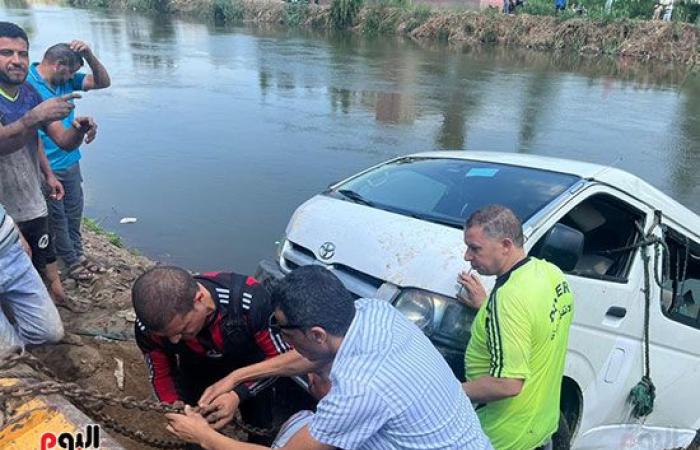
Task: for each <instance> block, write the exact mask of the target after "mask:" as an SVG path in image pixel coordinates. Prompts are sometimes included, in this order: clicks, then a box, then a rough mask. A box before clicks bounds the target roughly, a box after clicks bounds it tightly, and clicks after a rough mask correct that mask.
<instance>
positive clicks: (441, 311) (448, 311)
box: [394, 289, 475, 349]
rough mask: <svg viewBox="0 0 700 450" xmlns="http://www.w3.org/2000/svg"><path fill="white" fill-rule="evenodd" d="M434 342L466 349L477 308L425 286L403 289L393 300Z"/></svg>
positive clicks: (397, 307)
mask: <svg viewBox="0 0 700 450" xmlns="http://www.w3.org/2000/svg"><path fill="white" fill-rule="evenodd" d="M394 306H395V307H396V309H398V310H399V311H401V313H402V314H403V315H405V316H406V317H407V318H408V320H410V321H411V322H413V323H415V324H416V326H418V328H420V329H421V330H422V331H423V332H424V333H425V334H426V335H427V336H428V337H429V338H431V339H432V340H433V341H436V342H439V343H442V344H446V345H449V346H451V347H455V348H459V349H464V347H465V346H466V345H467V341H468V340H469V333H470V329H471V325H472V321H473V320H474V316H475V311H473V310H471V309H469V308H468V307H466V306H465V305H463V304H461V303H459V302H458V301H457V300H456V299H454V298H451V297H446V296H444V295H440V294H436V293H434V292H430V291H425V290H422V289H404V290H402V291H401V293H400V294H399V295H398V296H397V297H396V301H395V302H394Z"/></svg>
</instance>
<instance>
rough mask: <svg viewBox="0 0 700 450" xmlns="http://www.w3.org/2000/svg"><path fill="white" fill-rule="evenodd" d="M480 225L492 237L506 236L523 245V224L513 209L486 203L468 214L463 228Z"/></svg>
mask: <svg viewBox="0 0 700 450" xmlns="http://www.w3.org/2000/svg"><path fill="white" fill-rule="evenodd" d="M476 226H479V227H481V229H482V230H484V233H485V234H486V235H487V236H489V237H491V238H494V239H505V238H508V239H510V240H511V241H513V243H514V244H515V245H516V246H517V247H521V248H522V246H523V244H524V242H525V240H524V239H523V225H522V223H521V222H520V219H518V216H516V215H515V213H514V212H513V210H511V209H510V208H507V207H505V206H503V205H487V206H484V207H483V208H480V209H478V210H476V211H474V213H473V214H472V215H471V216H469V218H468V219H467V221H466V223H465V224H464V229H465V230H468V229H469V228H471V227H476Z"/></svg>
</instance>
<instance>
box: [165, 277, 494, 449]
mask: <svg viewBox="0 0 700 450" xmlns="http://www.w3.org/2000/svg"><path fill="white" fill-rule="evenodd" d="M272 301H273V304H274V305H275V312H274V314H273V316H272V317H271V318H270V328H271V329H273V330H274V329H277V330H279V331H280V333H281V334H282V335H283V337H284V338H285V340H287V342H289V343H290V344H292V345H293V346H294V348H295V349H296V351H297V352H298V353H299V354H301V356H303V357H304V358H306V359H307V360H308V362H309V365H313V366H316V367H319V366H323V365H330V367H331V369H330V375H329V378H330V391H329V392H328V393H327V394H326V395H325V396H324V397H323V399H322V400H321V401H320V402H319V403H318V406H317V408H316V414H314V415H313V417H312V418H311V419H309V421H308V425H305V426H303V427H302V428H301V429H300V430H299V431H297V432H296V434H294V436H292V437H291V438H290V439H289V441H288V442H287V443H286V444H285V445H284V446H283V447H281V448H282V449H286V450H332V449H334V448H342V449H344V450H354V449H357V450H374V449H387V450H402V449H417V448H420V449H425V450H429V449H442V450H470V449H474V450H475V449H479V450H487V449H492V447H491V444H490V443H489V441H488V439H487V438H486V436H485V435H484V433H483V431H482V430H481V425H480V424H479V420H478V419H477V417H476V413H475V412H474V409H473V408H472V405H471V403H470V402H469V399H468V398H467V396H466V395H464V392H463V391H462V389H461V384H460V383H459V381H458V380H457V378H455V376H454V374H453V373H452V370H451V369H450V367H449V366H448V365H447V363H446V362H445V360H444V359H443V357H442V356H441V355H440V353H439V352H438V351H437V350H436V349H435V347H434V346H433V345H432V344H431V343H430V341H429V340H428V338H427V337H426V336H425V334H423V332H422V331H421V330H420V329H419V328H418V327H416V326H415V325H414V324H413V323H412V322H410V321H409V320H408V319H407V318H406V317H404V316H403V315H402V314H401V313H400V312H398V311H397V310H396V309H395V308H394V307H393V306H391V305H390V304H389V303H388V302H385V301H381V300H375V299H359V300H356V301H355V300H353V297H352V295H351V294H350V292H349V291H348V290H347V289H345V287H344V286H343V285H342V283H341V282H340V280H338V278H336V276H335V275H333V274H332V273H331V272H330V271H329V270H327V269H326V268H324V267H320V266H305V267H301V268H298V269H295V270H294V271H292V272H291V273H290V274H289V275H287V276H286V277H285V278H284V279H283V280H281V282H280V283H279V284H278V285H277V286H276V287H275V288H274V290H273V292H272ZM277 358H282V359H283V360H285V361H286V360H289V358H290V357H289V356H287V355H282V356H278V357H277ZM277 358H272V359H271V360H268V361H266V362H263V363H259V364H256V366H262V365H264V366H266V367H268V368H270V367H273V366H275V365H276V364H275V359H277ZM293 365H294V364H292V366H293ZM309 365H307V366H306V367H305V369H306V370H308V369H309ZM289 366H290V365H285V366H282V367H279V370H278V371H277V373H276V374H277V375H291V374H292V373H289V372H290V368H289ZM302 366H303V364H302ZM274 372H275V371H274V370H273V371H271V372H270V373H274ZM296 374H298V373H296ZM296 374H295V375H296ZM166 417H167V418H168V420H169V422H170V424H169V425H168V430H170V431H171V432H173V433H175V434H176V435H178V436H179V437H180V438H182V439H185V440H188V441H191V442H195V443H197V444H199V445H201V446H203V447H204V448H208V449H214V450H235V449H253V448H259V447H256V446H253V445H250V444H243V443H240V442H237V441H235V440H233V439H230V438H228V437H226V436H223V435H221V434H219V433H217V432H216V431H214V430H213V429H211V428H210V427H209V426H208V425H207V422H206V421H205V420H204V419H203V418H202V416H200V415H199V414H197V413H195V412H194V411H192V410H191V409H189V408H187V409H186V415H181V414H168V415H167V416H166Z"/></svg>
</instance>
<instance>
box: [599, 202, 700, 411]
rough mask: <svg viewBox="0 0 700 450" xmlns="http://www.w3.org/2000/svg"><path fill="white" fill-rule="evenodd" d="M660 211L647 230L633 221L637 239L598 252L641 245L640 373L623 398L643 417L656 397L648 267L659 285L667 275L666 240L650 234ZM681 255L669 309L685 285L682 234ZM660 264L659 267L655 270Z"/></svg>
mask: <svg viewBox="0 0 700 450" xmlns="http://www.w3.org/2000/svg"><path fill="white" fill-rule="evenodd" d="M661 217H662V216H661V211H659V210H657V211H655V212H654V222H653V223H652V224H651V226H650V227H649V230H648V231H646V232H645V231H644V229H643V227H642V225H641V224H640V223H635V225H636V227H637V230H638V231H639V234H640V235H641V236H642V239H640V241H639V242H636V243H634V244H632V245H627V246H625V247H620V248H616V249H612V250H607V251H604V252H601V253H606V254H613V253H620V252H625V251H630V250H634V249H636V248H639V249H641V254H642V261H643V263H644V375H642V379H641V380H640V381H639V383H637V384H636V385H635V386H634V387H633V388H632V390H631V391H630V393H629V396H628V398H627V400H628V402H629V403H630V404H631V405H632V415H633V416H634V417H635V418H640V417H645V416H648V415H649V414H651V412H652V411H653V410H654V400H655V398H656V387H655V386H654V383H653V382H652V380H651V361H650V356H649V355H650V352H649V317H650V312H651V311H650V310H651V275H650V274H649V271H650V270H651V271H652V272H653V274H654V275H653V276H654V281H655V282H656V284H657V285H658V286H659V287H660V288H662V289H663V283H664V281H666V280H668V279H670V278H671V273H670V272H671V257H670V255H671V252H670V249H669V247H668V244H666V242H665V241H664V240H663V239H662V238H661V237H659V236H656V235H654V230H655V229H656V228H657V227H661ZM684 243H685V259H684V261H683V265H682V266H681V255H680V252H678V253H677V254H676V270H675V277H674V278H675V279H676V281H677V282H680V289H679V288H678V286H675V288H674V291H673V297H674V298H673V300H672V304H671V306H670V309H673V308H675V307H676V304H675V303H676V301H677V297H678V296H677V293H678V292H679V291H680V292H681V293H682V292H683V288H684V285H685V279H686V276H687V270H688V261H689V260H690V257H691V254H690V242H689V240H688V238H687V236H686V238H685V242H684ZM652 246H653V247H654V261H653V267H651V266H652V263H651V259H652V258H651V256H650V255H649V247H652ZM659 267H661V270H659Z"/></svg>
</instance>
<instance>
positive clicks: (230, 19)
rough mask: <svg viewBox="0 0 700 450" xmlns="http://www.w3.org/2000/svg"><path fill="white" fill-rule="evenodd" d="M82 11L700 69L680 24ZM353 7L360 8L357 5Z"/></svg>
mask: <svg viewBox="0 0 700 450" xmlns="http://www.w3.org/2000/svg"><path fill="white" fill-rule="evenodd" d="M69 3H70V4H71V5H72V6H76V7H102V8H114V9H122V10H124V9H134V10H139V11H143V12H149V11H150V12H154V11H157V12H160V13H172V14H176V15H179V16H184V17H196V18H200V19H203V20H213V21H215V22H216V23H220V24H229V23H235V22H239V21H246V22H253V23H258V24H282V25H286V26H290V27H302V28H305V29H315V30H318V31H323V32H333V31H337V30H338V28H343V27H346V28H347V29H348V30H350V31H352V32H355V33H358V34H364V35H395V36H403V37H407V38H410V39H414V40H417V41H441V42H446V43H448V44H451V45H454V46H480V45H499V46H508V47H525V48H531V49H536V50H544V51H567V52H577V53H582V54H589V55H590V54H592V55H597V54H602V55H615V56H621V57H626V58H633V59H638V60H656V61H665V62H673V63H679V64H687V65H690V66H693V67H695V66H696V64H697V62H698V60H700V28H698V27H697V26H695V25H692V24H688V23H681V22H661V21H650V20H632V19H605V18H601V19H594V18H587V17H580V16H575V15H574V16H572V15H569V14H566V15H562V16H558V17H555V16H540V15H537V16H535V15H529V14H517V15H504V14H501V13H499V12H497V11H495V10H494V9H487V10H483V11H449V10H435V9H430V8H428V7H426V6H425V5H421V6H416V7H395V6H385V5H382V4H376V5H372V6H366V7H362V8H361V7H359V4H358V3H352V0H350V1H348V2H347V5H348V6H347V8H344V9H340V10H339V9H338V8H333V7H332V6H317V5H307V4H304V3H285V2H282V1H277V0H69ZM353 5H355V6H353Z"/></svg>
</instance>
